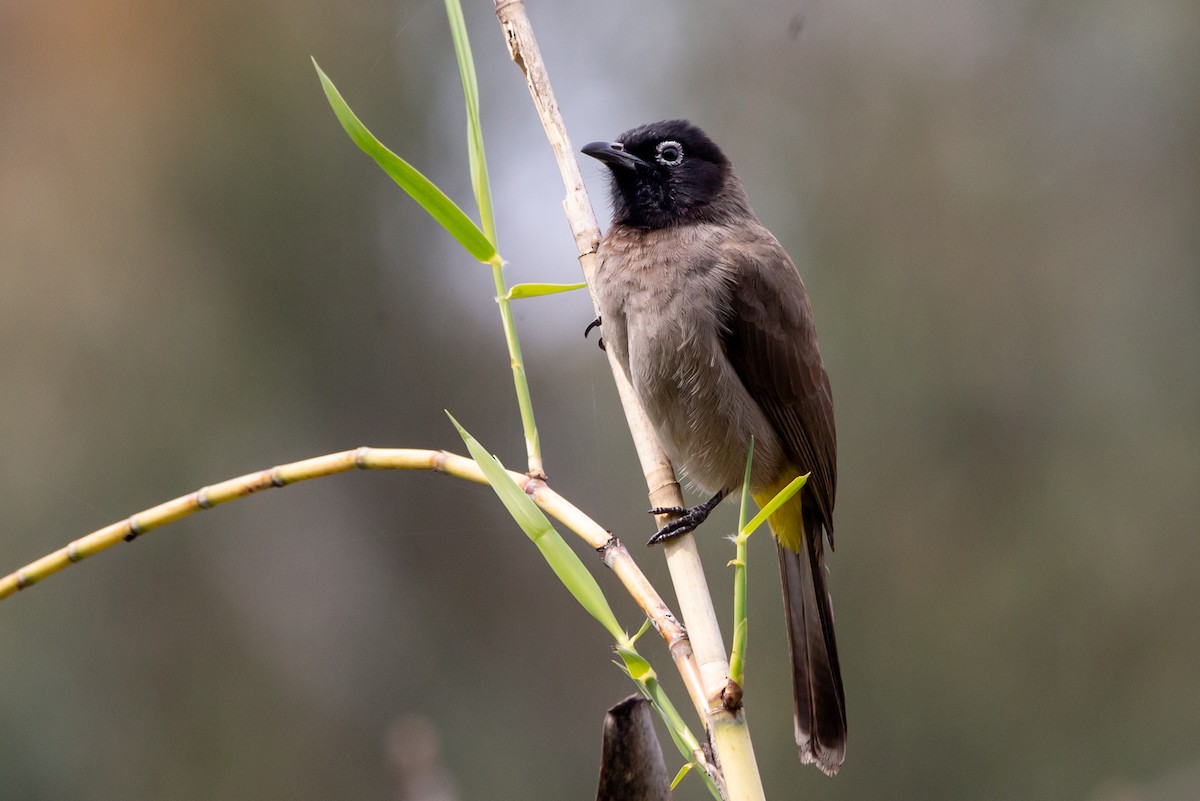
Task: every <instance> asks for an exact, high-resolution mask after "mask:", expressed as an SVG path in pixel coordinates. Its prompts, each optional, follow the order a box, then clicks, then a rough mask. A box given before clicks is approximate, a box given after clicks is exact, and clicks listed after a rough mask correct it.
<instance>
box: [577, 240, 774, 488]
mask: <svg viewBox="0 0 1200 801" xmlns="http://www.w3.org/2000/svg"><path fill="white" fill-rule="evenodd" d="M637 233H638V234H641V236H640V237H634V236H625V237H621V238H618V239H615V240H612V241H610V240H609V239H606V242H605V244H604V246H602V248H601V254H600V256H601V258H600V260H599V264H598V267H597V271H596V287H597V297H598V299H599V301H600V306H601V318H602V320H603V323H602V325H601V328H602V330H603V332H604V337H605V342H606V344H607V345H608V347H609V348H610V349H611V350H612V352H613V354H614V356H616V358H617V360H618V361H619V362H620V363H621V366H622V367H623V368H624V369H625V372H626V374H627V375H628V377H629V380H630V383H631V384H632V386H633V388H634V391H635V392H636V394H637V396H638V400H639V402H640V403H641V405H642V408H643V409H644V410H645V412H646V415H647V417H648V418H649V419H650V422H651V423H652V424H653V426H654V428H655V431H656V432H657V434H658V436H659V440H660V441H661V442H662V444H663V447H664V448H665V449H666V451H667V454H668V455H669V456H670V457H671V460H672V462H673V463H674V464H675V465H676V466H677V467H681V468H683V469H684V470H685V471H686V472H687V474H688V477H689V478H690V479H691V480H692V481H693V482H694V483H695V484H697V485H698V486H699V487H700V488H701V489H703V490H704V491H706V492H716V491H718V490H722V489H732V488H735V487H738V486H740V485H741V483H742V479H743V477H744V472H745V465H746V453H747V450H748V447H749V443H750V439H751V437H753V439H754V442H755V456H754V464H755V470H754V481H753V482H752V483H754V484H756V485H760V484H764V483H766V482H769V481H770V480H771V479H773V478H774V475H775V473H777V472H778V471H779V469H780V467H779V465H780V463H781V462H782V456H781V446H780V442H779V439H778V437H777V435H776V434H775V432H774V431H773V429H772V427H771V425H770V424H769V423H768V421H767V420H766V417H765V416H764V414H763V412H762V410H761V409H760V408H759V406H758V404H757V403H756V402H755V401H754V399H753V398H752V397H751V396H750V394H749V393H748V392H747V391H746V388H745V386H744V385H743V384H742V381H741V379H740V378H739V376H738V375H737V373H736V372H735V371H734V369H733V367H732V365H731V364H730V363H729V360H728V359H727V358H726V355H725V351H724V346H723V343H722V339H721V334H722V328H721V319H722V315H723V314H724V312H725V309H726V307H727V303H728V299H729V296H730V290H731V283H730V282H732V281H734V280H736V276H735V275H732V274H730V273H729V272H728V271H727V269H725V268H723V267H722V265H721V262H720V260H719V259H718V258H717V256H716V253H715V248H714V247H713V244H714V243H713V242H712V239H711V237H710V238H706V237H704V236H703V235H702V234H703V232H691V234H690V235H684V236H675V237H674V238H670V237H661V236H655V234H657V233H659V232H637ZM675 233H678V231H676V232H675ZM639 240H640V241H639Z"/></svg>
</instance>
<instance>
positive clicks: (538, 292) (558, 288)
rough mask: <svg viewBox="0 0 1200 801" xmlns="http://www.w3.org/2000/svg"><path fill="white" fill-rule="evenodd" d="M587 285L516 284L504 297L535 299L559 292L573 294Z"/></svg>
mask: <svg viewBox="0 0 1200 801" xmlns="http://www.w3.org/2000/svg"><path fill="white" fill-rule="evenodd" d="M585 286H587V284H517V285H515V286H514V287H513V288H512V289H510V290H508V294H507V295H505V297H507V298H508V299H509V300H520V299H521V298H536V297H541V296H542V295H556V294H558V293H559V292H573V291H575V290H576V289H583V288H584V287H585Z"/></svg>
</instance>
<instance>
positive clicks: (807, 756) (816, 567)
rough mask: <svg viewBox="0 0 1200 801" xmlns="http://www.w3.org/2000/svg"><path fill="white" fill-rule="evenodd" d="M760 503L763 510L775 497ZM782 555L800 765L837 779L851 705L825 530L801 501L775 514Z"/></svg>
mask: <svg viewBox="0 0 1200 801" xmlns="http://www.w3.org/2000/svg"><path fill="white" fill-rule="evenodd" d="M757 495H758V493H755V496H756V497H755V500H756V501H757V502H758V503H759V504H760V505H763V504H764V503H765V502H767V501H770V500H771V498H772V497H773V495H774V493H772V492H770V491H769V490H768V491H766V492H764V493H763V495H764V498H763V499H762V500H759V499H758V497H757ZM769 522H770V525H771V530H772V532H773V533H774V534H775V539H776V547H777V549H778V551H779V573H780V576H781V577H782V579H783V603H784V613H785V615H786V617H787V629H788V646H789V650H790V652H791V656H792V688H793V692H794V696H795V715H794V721H795V726H796V745H798V746H799V748H800V760H801V761H802V762H804V763H806V764H815V765H816V766H817V767H818V768H820V769H821V770H822V771H823V772H824V773H826V774H828V775H830V776H832V775H833V774H835V773H837V772H838V768H840V767H841V766H842V761H843V760H844V759H845V757H846V700H845V694H844V692H843V690H842V673H841V668H840V667H839V666H838V655H837V642H836V640H835V639H834V634H833V609H832V607H831V604H830V600H829V591H828V590H827V589H826V586H825V557H824V529H823V526H822V524H821V522H820V521H819V519H818V517H817V515H815V514H814V515H807V514H804V508H803V507H802V504H801V503H800V499H799V497H798V496H797V498H795V499H793V500H792V501H790V502H788V503H786V504H784V505H783V506H782V507H781V508H780V509H779V511H777V512H776V513H775V514H773V515H771V519H770V521H769Z"/></svg>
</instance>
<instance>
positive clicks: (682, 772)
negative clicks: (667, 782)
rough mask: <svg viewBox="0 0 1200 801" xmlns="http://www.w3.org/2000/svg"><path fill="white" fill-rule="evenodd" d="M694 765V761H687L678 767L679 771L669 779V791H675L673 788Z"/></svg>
mask: <svg viewBox="0 0 1200 801" xmlns="http://www.w3.org/2000/svg"><path fill="white" fill-rule="evenodd" d="M694 767H696V763H695V762H688V763H687V764H685V765H684V766H683V767H682V768H680V769H679V772H678V773H676V774H675V778H674V779H672V780H671V792H675V788H676V787H678V786H679V783H680V782H681V781H683V777H684V776H686V775H688V773H690V772H691V770H692V768H694Z"/></svg>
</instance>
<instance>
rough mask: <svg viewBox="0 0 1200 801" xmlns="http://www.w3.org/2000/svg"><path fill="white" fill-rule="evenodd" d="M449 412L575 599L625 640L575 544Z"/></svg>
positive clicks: (498, 490)
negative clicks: (570, 543) (563, 534)
mask: <svg viewBox="0 0 1200 801" xmlns="http://www.w3.org/2000/svg"><path fill="white" fill-rule="evenodd" d="M447 416H449V417H450V421H451V422H452V423H454V427H455V428H457V429H458V434H459V436H460V437H462V439H463V442H464V443H466V445H467V450H469V451H470V452H471V457H472V458H473V459H474V460H475V463H476V464H478V465H479V468H480V469H481V470H483V474H484V475H485V476H486V477H487V480H488V482H489V483H490V484H491V485H492V489H494V490H495V491H496V495H498V496H499V497H500V500H501V502H503V503H504V506H505V507H506V508H507V509H508V513H509V514H510V515H512V516H513V519H514V520H516V521H517V525H519V526H520V527H521V529H522V530H523V531H524V532H525V534H526V535H527V536H528V537H529V539H531V540H533V543H534V544H535V545H537V547H538V550H539V551H541V552H542V557H543V558H544V559H545V560H546V562H547V563H548V564H549V565H550V568H551V569H552V570H553V571H554V574H555V575H556V576H558V580H559V581H561V582H562V583H563V586H565V587H566V588H567V590H569V591H570V593H571V594H572V595H574V596H575V600H577V601H579V604H580V606H582V607H583V608H584V609H586V610H587V612H588V614H590V615H591V616H592V617H594V618H595V619H596V621H597V622H599V623H600V625H601V626H604V628H605V629H606V630H607V631H608V633H609V634H611V635H612V637H613V639H614V640H617V641H618V642H621V641H624V639H625V632H624V630H623V629H622V628H621V625H620V624H619V623H617V618H616V615H614V614H613V611H612V608H611V607H609V605H608V601H607V600H606V599H605V597H604V591H603V590H601V589H600V585H599V584H597V583H596V579H595V577H594V576H593V575H592V574H591V573H590V572H589V571H588V569H587V568H586V567H584V565H583V562H582V561H580V559H579V557H578V556H577V555H576V554H575V552H574V551H572V550H571V546H569V545H567V543H566V542H564V541H563V538H562V536H560V535H559V533H558V532H557V531H555V530H554V526H552V525H550V521H549V520H547V519H546V515H544V514H542V510H541V509H539V508H538V507H537V504H536V503H534V502H533V501H532V500H531V499H530V497H529V496H528V495H526V494H525V491H524V490H522V489H521V488H520V487H518V486H517V482H515V481H513V480H512V477H511V476H509V474H508V471H507V470H505V469H504V466H503V465H501V464H500V462H499V461H498V460H497V459H496V457H495V456H492V455H491V454H490V453H488V452H487V450H485V449H484V447H483V446H482V445H480V444H479V443H478V442H477V441H476V440H475V438H474V437H472V436H471V435H470V434H468V433H467V431H466V429H464V428H463V427H462V426H460V425H459V424H458V421H457V420H455V419H454V416H453V415H450V413H449V412H447Z"/></svg>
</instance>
